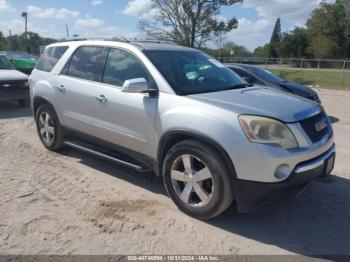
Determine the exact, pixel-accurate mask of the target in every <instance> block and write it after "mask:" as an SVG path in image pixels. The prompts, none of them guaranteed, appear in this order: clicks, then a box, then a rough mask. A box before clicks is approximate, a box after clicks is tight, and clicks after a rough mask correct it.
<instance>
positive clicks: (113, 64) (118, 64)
mask: <svg viewBox="0 0 350 262" xmlns="http://www.w3.org/2000/svg"><path fill="white" fill-rule="evenodd" d="M133 78H145V79H146V80H148V73H147V71H146V69H145V67H144V65H143V64H142V63H141V62H140V61H139V60H138V59H137V57H136V56H134V55H133V54H131V53H129V52H127V51H124V50H120V49H110V51H109V54H108V58H107V62H106V66H105V72H104V75H103V83H106V84H110V85H115V86H118V87H121V86H122V85H123V84H124V82H125V80H128V79H133Z"/></svg>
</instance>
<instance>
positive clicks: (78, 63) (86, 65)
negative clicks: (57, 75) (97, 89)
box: [62, 46, 106, 81]
mask: <svg viewBox="0 0 350 262" xmlns="http://www.w3.org/2000/svg"><path fill="white" fill-rule="evenodd" d="M105 61H106V52H105V48H104V47H95V46H82V47H79V48H78V49H77V50H76V51H75V52H74V54H73V56H72V57H71V59H70V61H69V62H68V63H67V64H66V66H65V67H64V68H63V71H62V74H64V75H68V76H71V77H75V78H80V79H84V80H89V81H100V80H101V78H102V71H103V66H104V64H105Z"/></svg>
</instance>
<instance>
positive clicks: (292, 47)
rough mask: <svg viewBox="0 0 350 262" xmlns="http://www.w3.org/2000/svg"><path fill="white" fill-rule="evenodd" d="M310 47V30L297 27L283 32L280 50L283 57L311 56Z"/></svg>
mask: <svg viewBox="0 0 350 262" xmlns="http://www.w3.org/2000/svg"><path fill="white" fill-rule="evenodd" d="M308 47H309V34H308V30H307V29H306V28H301V27H297V28H295V29H294V30H293V31H291V32H288V33H283V36H282V40H281V43H280V48H279V51H280V55H281V56H282V57H289V58H293V57H310V53H309V50H308Z"/></svg>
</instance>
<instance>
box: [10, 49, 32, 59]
mask: <svg viewBox="0 0 350 262" xmlns="http://www.w3.org/2000/svg"><path fill="white" fill-rule="evenodd" d="M6 55H7V56H8V57H10V58H12V59H32V58H34V57H33V56H32V55H31V54H28V53H26V52H16V51H8V52H6Z"/></svg>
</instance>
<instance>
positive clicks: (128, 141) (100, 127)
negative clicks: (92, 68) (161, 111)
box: [93, 48, 158, 156]
mask: <svg viewBox="0 0 350 262" xmlns="http://www.w3.org/2000/svg"><path fill="white" fill-rule="evenodd" d="M141 77H142V78H145V79H146V80H147V81H148V82H150V81H152V80H151V76H150V74H149V72H148V71H147V69H146V68H145V66H144V65H143V64H142V62H141V61H140V60H139V59H138V58H137V57H136V56H135V55H134V54H132V53H130V52H128V51H125V50H122V49H117V48H111V49H110V50H109V53H108V57H107V61H106V65H105V70H104V73H103V79H102V84H101V85H100V86H98V87H96V88H95V89H94V97H95V99H94V102H93V108H94V117H95V120H94V123H95V134H96V136H97V137H98V138H100V139H102V140H105V141H109V142H111V143H115V144H117V145H119V146H122V147H124V148H126V149H131V150H133V151H136V152H138V153H141V154H144V155H148V156H153V146H152V145H153V143H154V130H155V112H156V109H157V103H158V98H157V97H150V96H149V95H147V94H135V93H124V92H122V91H121V87H122V85H123V83H124V82H125V81H126V80H128V79H133V78H141Z"/></svg>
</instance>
